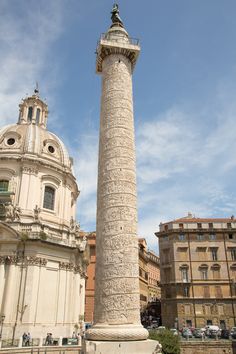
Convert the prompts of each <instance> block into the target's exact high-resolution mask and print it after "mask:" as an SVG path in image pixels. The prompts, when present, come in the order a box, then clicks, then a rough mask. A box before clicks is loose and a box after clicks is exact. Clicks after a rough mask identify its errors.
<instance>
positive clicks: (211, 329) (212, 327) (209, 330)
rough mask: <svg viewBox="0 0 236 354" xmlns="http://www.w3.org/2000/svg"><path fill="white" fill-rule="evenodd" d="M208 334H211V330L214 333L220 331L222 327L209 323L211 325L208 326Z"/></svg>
mask: <svg viewBox="0 0 236 354" xmlns="http://www.w3.org/2000/svg"><path fill="white" fill-rule="evenodd" d="M205 328H206V335H207V336H210V334H211V332H212V333H214V332H217V333H218V332H219V331H220V328H219V327H218V326H215V325H209V326H206V327H205Z"/></svg>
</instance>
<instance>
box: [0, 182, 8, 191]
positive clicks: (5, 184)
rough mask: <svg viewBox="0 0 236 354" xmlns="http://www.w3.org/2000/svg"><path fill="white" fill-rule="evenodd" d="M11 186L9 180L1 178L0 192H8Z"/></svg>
mask: <svg viewBox="0 0 236 354" xmlns="http://www.w3.org/2000/svg"><path fill="white" fill-rule="evenodd" d="M8 186H9V181H6V180H1V181H0V192H7V191H8Z"/></svg>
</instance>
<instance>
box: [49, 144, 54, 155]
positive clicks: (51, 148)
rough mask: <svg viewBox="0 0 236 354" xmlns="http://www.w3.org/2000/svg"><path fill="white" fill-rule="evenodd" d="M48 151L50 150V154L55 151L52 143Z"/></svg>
mask: <svg viewBox="0 0 236 354" xmlns="http://www.w3.org/2000/svg"><path fill="white" fill-rule="evenodd" d="M48 151H49V152H51V154H53V153H54V152H55V149H54V147H53V146H52V145H49V147H48Z"/></svg>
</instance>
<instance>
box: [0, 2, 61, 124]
mask: <svg viewBox="0 0 236 354" xmlns="http://www.w3.org/2000/svg"><path fill="white" fill-rule="evenodd" d="M62 6H63V5H62V2H61V1H60V0H58V1H50V2H47V3H46V2H43V3H42V2H31V3H30V6H29V3H27V2H24V3H22V4H21V7H20V8H18V6H16V4H15V3H14V2H9V1H1V2H0V13H1V21H0V33H1V34H2V35H1V41H0V67H1V70H0V82H1V91H0V124H1V125H4V124H6V123H9V122H12V123H14V122H16V120H17V116H18V112H17V111H18V108H17V103H20V99H21V98H22V96H24V95H25V94H26V93H28V94H31V93H32V91H33V88H34V85H35V82H36V81H37V80H39V81H42V82H43V87H44V88H45V91H47V88H48V87H49V86H53V84H54V83H53V81H54V79H55V77H56V76H55V75H54V72H55V70H56V67H55V63H51V64H50V61H47V60H46V57H47V55H48V54H49V51H50V46H51V45H52V43H53V42H54V41H55V40H56V39H57V38H58V36H59V35H60V33H61V31H62V28H63V26H62V15H63V7H62ZM45 68H46V70H47V71H48V73H50V75H49V76H48V77H43V79H41V78H42V70H45ZM29 90H31V91H30V92H29ZM49 96H50V93H49V92H48V97H49Z"/></svg>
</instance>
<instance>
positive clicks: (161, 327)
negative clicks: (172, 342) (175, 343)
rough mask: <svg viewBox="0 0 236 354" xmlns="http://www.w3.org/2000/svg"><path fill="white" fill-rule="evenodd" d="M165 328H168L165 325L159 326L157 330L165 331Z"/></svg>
mask: <svg viewBox="0 0 236 354" xmlns="http://www.w3.org/2000/svg"><path fill="white" fill-rule="evenodd" d="M165 329H166V327H165V326H159V327H158V328H157V332H161V331H164V330H165Z"/></svg>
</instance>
